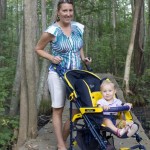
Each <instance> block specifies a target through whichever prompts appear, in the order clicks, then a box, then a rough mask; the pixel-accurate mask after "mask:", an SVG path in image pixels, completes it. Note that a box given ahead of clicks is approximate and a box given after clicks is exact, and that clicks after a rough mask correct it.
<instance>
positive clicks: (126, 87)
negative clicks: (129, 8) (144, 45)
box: [123, 0, 143, 94]
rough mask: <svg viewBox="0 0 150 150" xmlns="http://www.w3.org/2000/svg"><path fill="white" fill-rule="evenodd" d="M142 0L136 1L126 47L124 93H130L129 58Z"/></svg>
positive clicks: (130, 57)
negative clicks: (128, 41) (127, 46)
mask: <svg viewBox="0 0 150 150" xmlns="http://www.w3.org/2000/svg"><path fill="white" fill-rule="evenodd" d="M142 2H143V0H140V1H139V0H138V1H137V2H136V6H135V13H134V18H133V24H132V32H131V37H130V43H129V48H128V52H127V57H126V64H125V73H124V83H123V84H124V85H125V93H126V94H128V93H130V89H129V80H130V69H131V59H132V53H133V48H134V40H135V34H136V29H137V22H138V16H139V12H140V8H141V6H142Z"/></svg>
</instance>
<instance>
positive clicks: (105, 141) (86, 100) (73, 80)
mask: <svg viewBox="0 0 150 150" xmlns="http://www.w3.org/2000/svg"><path fill="white" fill-rule="evenodd" d="M64 79H65V82H66V84H67V97H68V99H69V100H70V150H72V149H73V142H74V140H76V141H77V143H78V145H79V147H80V148H81V150H91V149H92V150H94V149H95V150H115V146H114V142H113V136H112V134H114V133H113V132H112V131H111V130H110V129H109V128H107V127H105V126H104V125H103V124H102V119H103V113H102V112H103V109H102V108H101V107H97V104H96V103H97V100H99V99H101V98H102V95H101V92H100V85H101V83H102V82H103V80H105V79H106V78H105V79H100V77H98V76H97V75H96V74H94V73H92V72H89V71H86V70H72V71H68V72H67V73H66V74H65V75H64ZM72 103H75V105H76V107H77V109H79V113H78V114H76V115H74V116H72V111H71V110H72ZM128 110H129V107H128V106H123V107H120V108H117V109H116V108H112V109H111V110H110V112H112V111H117V112H118V117H119V118H121V112H123V113H124V116H125V119H126V120H128V121H132V120H133V118H132V115H131V113H130V111H128ZM80 119H83V124H78V120H80ZM78 126H80V128H78ZM74 131H76V132H77V136H76V137H75V138H73V135H72V133H73V132H74ZM107 132H109V133H110V134H109V135H108V134H107ZM134 137H135V139H136V141H137V142H138V144H137V145H134V146H133V147H130V149H136V148H138V149H144V150H145V147H144V146H143V145H141V144H140V142H141V140H142V138H141V137H140V136H139V135H138V134H137V133H135V135H134ZM110 138H111V142H110ZM122 138H127V136H126V135H125V136H124V137H122ZM81 141H82V142H81ZM91 145H94V146H95V147H91Z"/></svg>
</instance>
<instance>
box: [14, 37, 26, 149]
mask: <svg viewBox="0 0 150 150" xmlns="http://www.w3.org/2000/svg"><path fill="white" fill-rule="evenodd" d="M22 37H23V36H21V40H22V39H23V38H22ZM23 41H24V40H22V42H23ZM22 49H23V54H22V55H21V56H22V62H21V68H22V69H21V93H20V123H19V125H20V126H19V135H18V141H17V145H16V147H15V150H18V149H19V148H20V147H21V146H22V145H23V144H24V143H25V142H26V140H27V137H28V135H27V133H28V116H29V114H28V97H27V95H28V93H27V85H26V75H25V54H24V46H23V47H22Z"/></svg>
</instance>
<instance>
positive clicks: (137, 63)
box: [134, 2, 145, 77]
mask: <svg viewBox="0 0 150 150" xmlns="http://www.w3.org/2000/svg"><path fill="white" fill-rule="evenodd" d="M144 37H145V20H144V2H143V3H142V6H141V10H140V14H139V18H138V23H137V30H136V35H135V44H134V72H135V74H136V76H137V77H140V76H141V75H142V74H143V73H144V42H145V38H144Z"/></svg>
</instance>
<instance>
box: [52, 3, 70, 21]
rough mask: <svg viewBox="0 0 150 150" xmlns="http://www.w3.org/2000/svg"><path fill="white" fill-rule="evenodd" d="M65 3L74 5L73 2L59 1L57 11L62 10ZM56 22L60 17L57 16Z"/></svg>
mask: <svg viewBox="0 0 150 150" xmlns="http://www.w3.org/2000/svg"><path fill="white" fill-rule="evenodd" d="M64 3H68V4H72V5H73V0H59V2H58V4H57V11H59V10H60V8H61V5H62V4H64ZM55 20H56V21H59V17H58V16H57V14H56V19H55Z"/></svg>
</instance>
